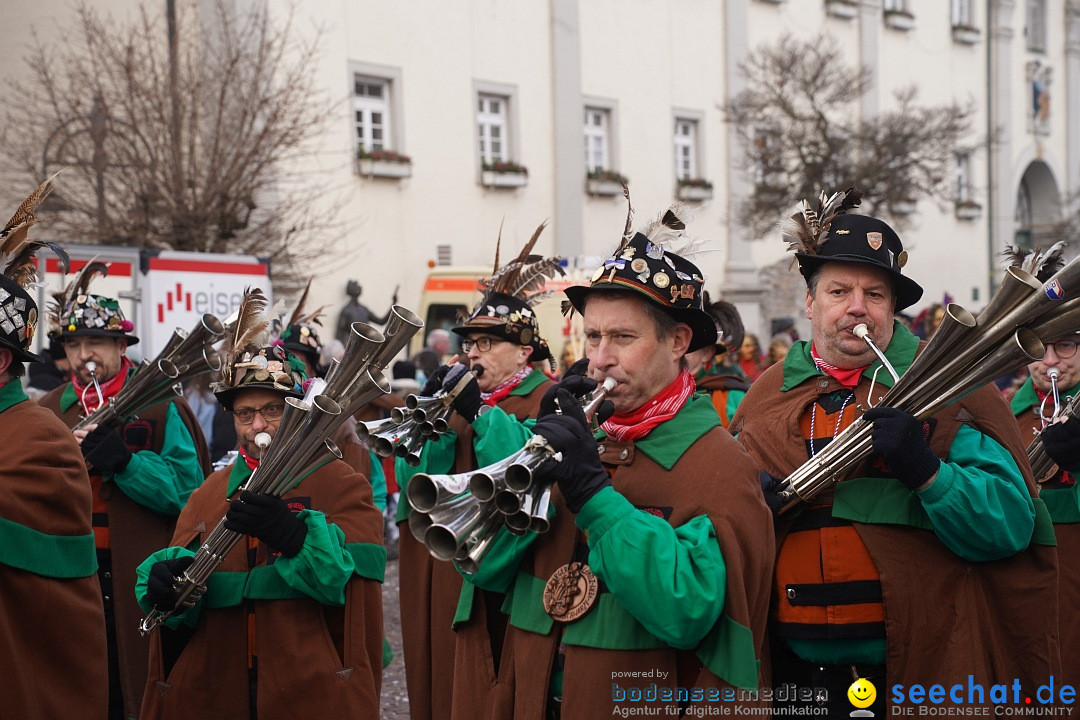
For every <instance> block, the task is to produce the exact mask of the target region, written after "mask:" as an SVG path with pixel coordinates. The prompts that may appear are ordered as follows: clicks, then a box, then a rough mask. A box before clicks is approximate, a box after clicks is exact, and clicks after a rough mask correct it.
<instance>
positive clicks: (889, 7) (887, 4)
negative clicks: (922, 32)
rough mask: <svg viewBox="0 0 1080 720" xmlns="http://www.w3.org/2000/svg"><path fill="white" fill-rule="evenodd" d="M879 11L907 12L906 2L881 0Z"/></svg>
mask: <svg viewBox="0 0 1080 720" xmlns="http://www.w3.org/2000/svg"><path fill="white" fill-rule="evenodd" d="M881 9H882V10H884V11H885V12H907V0H883V1H882V3H881Z"/></svg>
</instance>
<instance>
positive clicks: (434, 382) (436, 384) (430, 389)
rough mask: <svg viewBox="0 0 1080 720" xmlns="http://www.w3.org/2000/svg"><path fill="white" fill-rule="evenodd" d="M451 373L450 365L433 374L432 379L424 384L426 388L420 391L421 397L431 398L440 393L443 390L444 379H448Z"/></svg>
mask: <svg viewBox="0 0 1080 720" xmlns="http://www.w3.org/2000/svg"><path fill="white" fill-rule="evenodd" d="M448 372H450V366H449V365H440V366H439V369H438V370H436V371H435V372H433V373H431V377H429V378H428V379H427V382H425V383H424V387H422V388H421V389H420V396H421V397H431V396H432V395H434V394H435V393H437V392H439V390H440V389H441V388H442V382H443V379H444V378H445V377H446V373H448Z"/></svg>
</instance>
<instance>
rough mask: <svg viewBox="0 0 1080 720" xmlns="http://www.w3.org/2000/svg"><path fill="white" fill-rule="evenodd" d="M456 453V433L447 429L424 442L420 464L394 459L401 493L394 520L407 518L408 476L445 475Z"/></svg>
mask: <svg viewBox="0 0 1080 720" xmlns="http://www.w3.org/2000/svg"><path fill="white" fill-rule="evenodd" d="M455 455H457V433H456V432H454V431H453V430H448V431H447V432H446V434H444V435H441V436H440V437H438V438H436V439H435V440H430V441H428V442H426V443H424V449H423V451H422V452H421V453H420V464H419V465H416V466H415V467H414V466H412V465H409V464H408V463H407V462H405V459H404V458H397V459H396V460H394V477H395V478H397V483H398V488H399V489H400V491H401V494H400V496H399V498H398V509H397V517H396V518H395V521H396V522H402V521H403V520H408V519H409V513H411V512H412V506H411V505H409V496H408V495H407V494H406V490H407V489H408V487H409V478H411V477H412V476H413V475H416V474H417V473H425V474H427V475H445V474H446V473H448V472H450V471H451V470H453V469H454V457H455Z"/></svg>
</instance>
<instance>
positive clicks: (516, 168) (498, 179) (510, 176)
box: [480, 162, 529, 187]
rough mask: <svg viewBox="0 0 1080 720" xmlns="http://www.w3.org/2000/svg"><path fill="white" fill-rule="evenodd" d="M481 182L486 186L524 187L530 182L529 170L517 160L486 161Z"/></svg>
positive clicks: (482, 168)
mask: <svg viewBox="0 0 1080 720" xmlns="http://www.w3.org/2000/svg"><path fill="white" fill-rule="evenodd" d="M480 184H481V185H483V186H485V187H523V186H525V185H528V184H529V171H528V169H527V168H526V167H525V166H523V165H518V164H517V163H515V162H493V163H489V162H485V163H484V164H483V166H482V167H481V173H480Z"/></svg>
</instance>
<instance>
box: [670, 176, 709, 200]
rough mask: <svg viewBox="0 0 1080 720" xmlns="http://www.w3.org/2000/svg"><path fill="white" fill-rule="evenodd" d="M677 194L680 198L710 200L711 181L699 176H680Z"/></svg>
mask: <svg viewBox="0 0 1080 720" xmlns="http://www.w3.org/2000/svg"><path fill="white" fill-rule="evenodd" d="M677 195H678V198H679V199H680V200H712V196H713V191H712V183H711V182H709V181H708V180H703V179H701V178H680V179H679V187H678V192H677Z"/></svg>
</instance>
